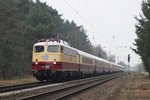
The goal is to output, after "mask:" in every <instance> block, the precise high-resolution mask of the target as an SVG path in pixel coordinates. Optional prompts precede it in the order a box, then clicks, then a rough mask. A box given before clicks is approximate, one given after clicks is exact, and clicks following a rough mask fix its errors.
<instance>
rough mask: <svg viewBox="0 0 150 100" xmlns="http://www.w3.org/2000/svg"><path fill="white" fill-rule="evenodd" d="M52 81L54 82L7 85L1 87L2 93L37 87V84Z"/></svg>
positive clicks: (41, 83) (41, 84)
mask: <svg viewBox="0 0 150 100" xmlns="http://www.w3.org/2000/svg"><path fill="white" fill-rule="evenodd" d="M50 83H52V82H34V83H28V84H21V85H13V86H5V87H0V93H4V92H11V91H17V90H22V89H27V88H33V87H37V86H43V85H48V84H50Z"/></svg>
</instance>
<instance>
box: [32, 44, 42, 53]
mask: <svg viewBox="0 0 150 100" xmlns="http://www.w3.org/2000/svg"><path fill="white" fill-rule="evenodd" d="M34 51H35V53H39V52H44V46H35V48H34Z"/></svg>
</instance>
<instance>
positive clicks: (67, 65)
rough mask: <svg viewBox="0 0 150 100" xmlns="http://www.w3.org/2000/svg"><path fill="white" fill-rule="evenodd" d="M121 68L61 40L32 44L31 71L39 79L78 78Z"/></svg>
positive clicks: (121, 68)
mask: <svg viewBox="0 0 150 100" xmlns="http://www.w3.org/2000/svg"><path fill="white" fill-rule="evenodd" d="M123 70H124V68H123V67H122V66H120V65H116V64H114V63H111V62H108V61H106V60H104V59H101V58H99V57H96V56H93V55H91V54H88V53H85V52H83V51H80V50H77V49H75V48H72V47H70V46H69V45H68V43H67V42H65V41H63V40H56V39H47V40H41V41H39V42H38V43H35V44H34V46H33V52H32V72H33V75H34V76H35V77H36V78H37V79H38V80H40V81H43V80H51V79H64V78H78V77H85V76H91V75H98V74H104V73H112V72H119V71H123Z"/></svg>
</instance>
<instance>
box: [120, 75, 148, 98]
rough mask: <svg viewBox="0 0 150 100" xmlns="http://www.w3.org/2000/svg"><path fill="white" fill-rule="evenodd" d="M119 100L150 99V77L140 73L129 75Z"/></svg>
mask: <svg viewBox="0 0 150 100" xmlns="http://www.w3.org/2000/svg"><path fill="white" fill-rule="evenodd" d="M121 91H122V93H121V94H120V96H118V98H117V100H150V79H149V78H147V77H145V76H144V75H142V74H139V73H132V74H130V75H128V77H127V80H126V84H125V87H124V88H122V89H121Z"/></svg>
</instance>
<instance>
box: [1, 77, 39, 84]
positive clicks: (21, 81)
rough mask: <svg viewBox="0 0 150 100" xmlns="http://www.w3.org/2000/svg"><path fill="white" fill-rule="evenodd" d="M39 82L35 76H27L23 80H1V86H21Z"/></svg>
mask: <svg viewBox="0 0 150 100" xmlns="http://www.w3.org/2000/svg"><path fill="white" fill-rule="evenodd" d="M31 82H37V80H36V79H35V78H34V77H33V76H26V77H23V78H17V79H12V80H0V87H1V86H10V85H19V84H25V83H31Z"/></svg>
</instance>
